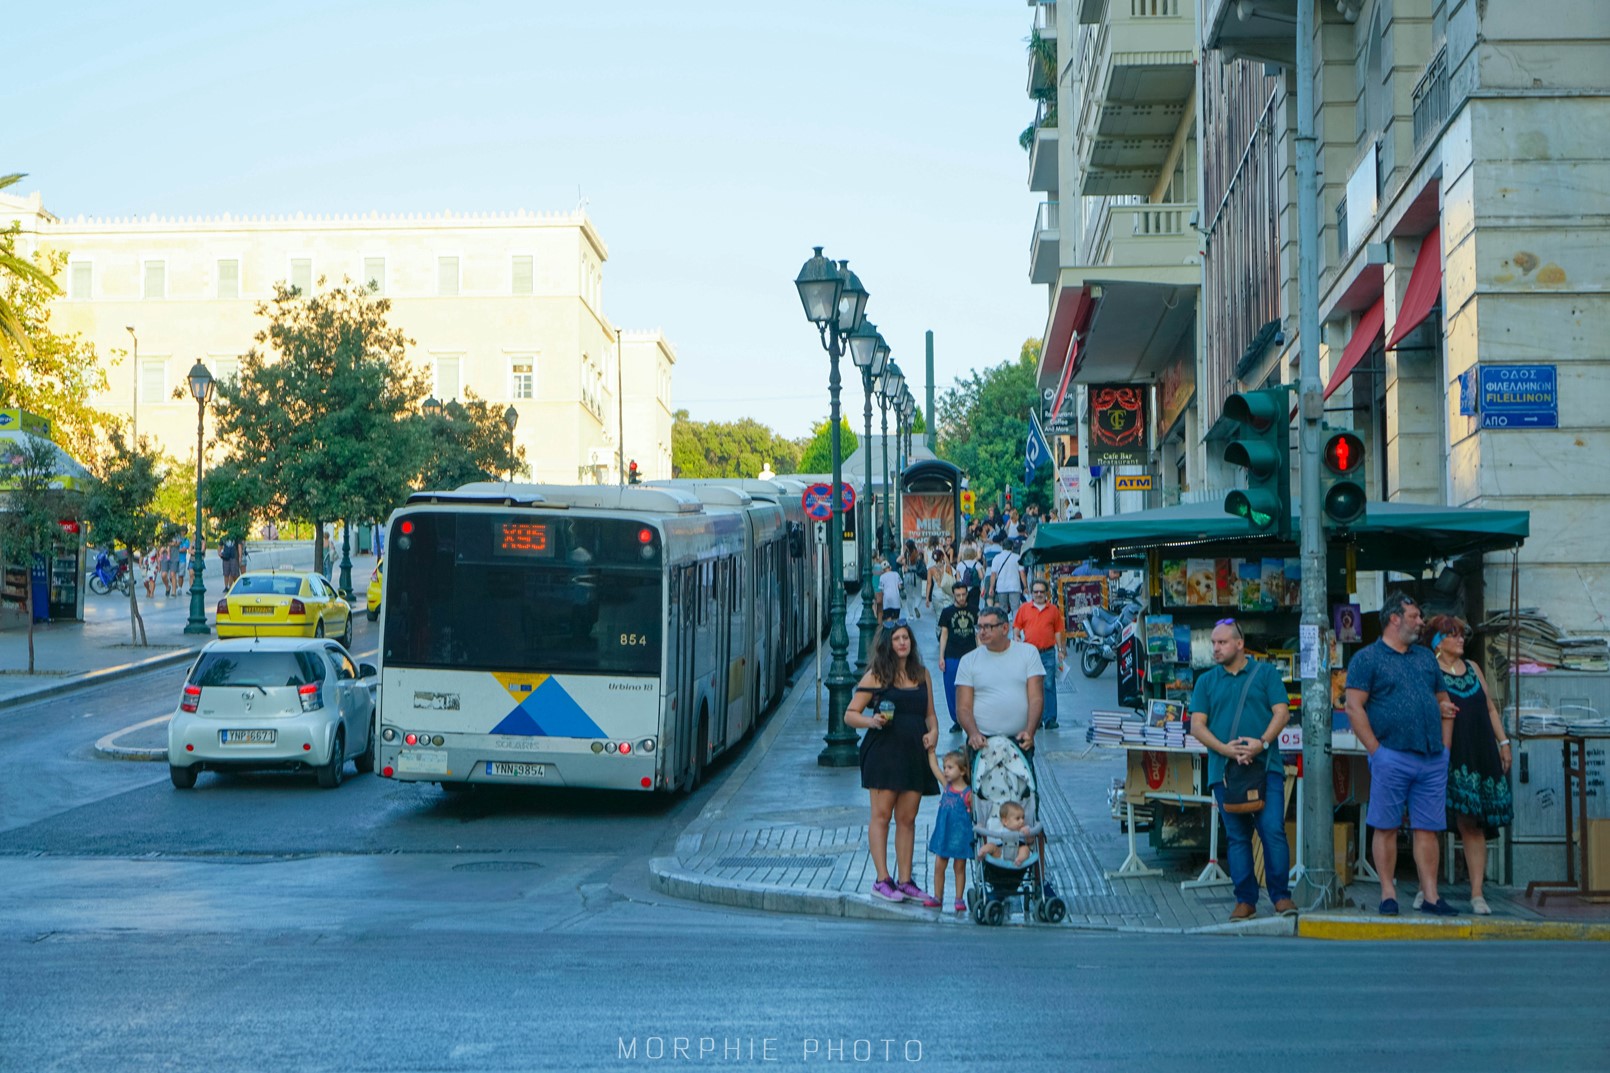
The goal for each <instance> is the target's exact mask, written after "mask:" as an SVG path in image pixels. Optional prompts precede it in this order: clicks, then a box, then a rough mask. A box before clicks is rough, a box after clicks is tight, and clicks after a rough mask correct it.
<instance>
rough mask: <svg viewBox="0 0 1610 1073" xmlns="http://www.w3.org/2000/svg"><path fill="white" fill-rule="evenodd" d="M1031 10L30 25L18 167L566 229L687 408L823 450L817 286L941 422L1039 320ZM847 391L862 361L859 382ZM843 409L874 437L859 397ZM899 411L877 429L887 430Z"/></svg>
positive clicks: (638, 8) (26, 188)
mask: <svg viewBox="0 0 1610 1073" xmlns="http://www.w3.org/2000/svg"><path fill="white" fill-rule="evenodd" d="M1031 16H1032V9H1031V8H1029V7H1028V6H1026V5H1025V4H1024V3H1022V2H1014V0H926V2H921V3H918V2H906V0H900V2H895V0H861V2H859V3H857V2H849V0H814V2H810V3H804V4H756V3H752V2H751V3H737V2H725V0H723V2H699V0H692V2H683V3H677V4H668V3H664V2H657V3H647V2H639V0H613V2H603V3H595V2H581V3H577V2H574V0H571V2H566V3H556V2H552V0H535V2H527V3H473V4H452V5H449V4H426V3H398V2H389V3H383V4H382V3H347V4H339V5H331V4H328V3H317V4H310V3H280V4H273V5H256V4H252V5H233V4H179V3H159V4H153V5H130V4H110V3H89V4H61V5H37V6H35V7H33V8H32V9H30V11H29V13H28V17H27V19H26V20H24V21H23V22H22V23H17V22H16V21H15V20H13V25H12V27H11V30H10V35H11V41H10V47H9V48H8V49H7V57H6V62H7V67H8V68H9V69H8V71H7V74H6V77H5V79H4V85H5V87H6V89H5V93H6V94H7V95H8V97H9V99H6V100H4V105H5V108H4V112H5V114H6V116H7V117H8V121H7V128H8V129H7V131H6V135H7V137H6V143H7V144H6V148H5V152H4V157H5V159H3V160H0V171H24V172H27V173H28V178H27V179H25V180H24V181H23V183H22V184H21V185H20V186H19V187H13V188H12V191H11V192H12V193H27V192H31V191H33V190H40V191H42V192H43V194H44V197H45V204H46V206H47V207H48V208H50V209H51V210H52V211H54V212H55V213H57V214H58V215H61V216H69V217H70V216H75V215H78V214H80V213H83V214H85V215H132V214H146V213H153V212H154V213H159V214H207V213H218V212H225V211H228V212H238V213H253V212H270V213H274V212H296V211H304V212H361V211H369V210H376V211H381V212H387V211H402V212H410V211H411V212H440V211H443V210H448V209H451V210H453V211H466V212H488V211H505V210H513V209H520V208H526V209H531V210H536V211H554V210H568V209H571V208H574V207H575V205H576V203H577V199H578V191H579V193H580V196H581V197H583V198H585V199H586V201H587V211H588V212H589V213H590V214H591V215H592V217H593V219H594V221H595V222H596V224H597V226H598V228H599V230H600V232H601V234H602V235H603V237H604V241H605V242H607V243H608V245H609V248H610V253H611V257H610V261H609V263H608V265H607V266H606V268H605V277H604V279H605V282H604V309H605V313H606V314H607V315H608V316H609V317H610V319H611V320H612V321H614V322H615V323H617V324H620V325H621V326H622V327H625V328H627V329H632V328H652V327H660V328H663V329H664V330H665V331H666V333H667V335H668V336H669V337H670V338H671V340H672V341H673V343H674V344H675V345H676V347H677V351H678V355H679V358H680V361H679V364H678V366H677V369H676V374H675V379H674V393H675V398H676V405H678V406H680V407H686V408H687V409H688V410H690V411H691V412H692V415H693V416H694V417H695V418H699V419H724V420H725V419H735V418H738V417H743V416H752V417H755V418H757V419H759V420H761V421H763V422H765V423H767V424H769V425H771V426H772V427H774V428H776V429H777V430H778V431H779V432H781V433H783V434H785V435H789V436H796V435H803V434H804V433H805V432H806V431H807V430H808V426H809V424H810V423H811V422H812V421H814V420H820V419H821V418H823V417H825V416H826V414H827V405H828V403H827V357H826V355H825V354H824V353H823V352H822V350H821V347H820V345H819V343H818V341H817V338H816V335H815V333H814V330H813V329H812V328H811V326H810V325H809V324H808V323H807V322H806V321H805V319H804V316H803V314H802V312H801V310H800V306H799V301H798V298H797V297H796V295H795V291H794V287H793V283H792V280H793V277H794V274H795V273H796V272H797V271H798V270H799V266H800V264H801V263H802V262H803V261H804V260H805V259H806V258H807V257H809V256H810V252H811V250H810V248H811V246H812V245H818V244H819V245H825V246H826V247H827V252H828V253H829V254H830V255H831V256H834V257H847V258H849V259H850V264H851V266H852V267H853V268H854V269H855V270H856V271H857V272H858V273H859V274H860V276H861V278H862V279H863V281H864V282H865V283H866V286H867V289H868V290H869V291H870V292H871V295H872V299H871V303H870V305H869V306H868V315H869V316H870V317H871V319H872V320H874V321H876V322H877V324H878V325H879V328H880V329H881V330H882V331H883V333H884V336H885V337H886V338H887V339H888V340H889V342H890V345H891V347H892V348H893V351H894V356H895V359H896V360H897V361H899V362H900V364H901V366H902V368H903V369H904V370H905V371H906V374H907V379H908V382H910V383H911V384H912V389H913V391H914V392H917V393H918V400H919V402H920V401H921V400H922V395H921V393H920V389H921V388H922V387H923V386H924V385H925V377H924V375H923V372H922V365H923V357H922V353H923V332H924V330H926V329H932V330H933V331H934V333H935V338H936V342H935V345H936V362H937V364H936V370H937V372H936V377H935V379H936V381H937V383H938V385H939V387H940V388H941V389H943V388H944V387H945V386H947V385H949V384H950V383H951V382H952V381H954V380H955V379H956V377H958V376H960V375H965V374H966V373H967V372H968V371H969V370H971V369H973V368H975V367H981V366H985V365H992V364H995V363H997V362H999V361H1002V360H1004V359H1006V358H1009V357H1012V356H1014V355H1015V354H1016V353H1017V351H1018V348H1019V346H1020V345H1021V344H1022V342H1023V340H1024V339H1025V338H1027V337H1029V336H1031V335H1033V336H1037V335H1038V334H1039V333H1040V331H1041V329H1042V327H1043V324H1044V317H1045V292H1044V289H1043V288H1039V287H1031V286H1030V284H1029V282H1028V245H1029V242H1028V240H1029V233H1030V230H1031V227H1032V223H1033V212H1034V200H1035V195H1031V194H1030V193H1029V192H1028V189H1027V186H1026V182H1025V179H1026V175H1027V157H1026V154H1025V153H1024V152H1023V151H1022V150H1021V149H1020V148H1018V145H1017V136H1018V133H1019V132H1020V131H1021V130H1022V129H1023V128H1024V127H1025V126H1027V125H1028V123H1029V122H1030V120H1031V119H1032V115H1033V112H1032V109H1033V103H1032V102H1031V101H1030V100H1029V99H1028V97H1027V96H1026V95H1025V93H1024V84H1025V79H1026V74H1027V64H1026V58H1025V49H1026V44H1025V39H1026V38H1027V36H1028V33H1029V27H1030V21H1031ZM851 371H852V372H853V369H852V370H851ZM845 403H846V408H847V409H848V410H849V412H850V413H851V414H852V415H853V421H854V423H855V425H856V426H857V427H859V425H860V409H861V399H860V390H859V384H858V383H856V384H855V390H854V392H853V393H849V392H847V393H846V399H845ZM874 421H876V418H874Z"/></svg>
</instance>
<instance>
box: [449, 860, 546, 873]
mask: <svg viewBox="0 0 1610 1073" xmlns="http://www.w3.org/2000/svg"><path fill="white" fill-rule="evenodd" d="M541 867H542V865H540V864H538V863H537V862H536V861H471V862H469V863H468V864H455V865H453V871H455V872H528V871H530V870H531V869H533V868H541Z"/></svg>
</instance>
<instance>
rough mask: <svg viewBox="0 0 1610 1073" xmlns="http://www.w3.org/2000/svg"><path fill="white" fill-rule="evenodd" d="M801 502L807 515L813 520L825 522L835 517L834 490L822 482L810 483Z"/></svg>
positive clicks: (801, 496) (800, 499) (801, 497)
mask: <svg viewBox="0 0 1610 1073" xmlns="http://www.w3.org/2000/svg"><path fill="white" fill-rule="evenodd" d="M799 503H800V506H801V507H803V508H805V517H807V518H809V519H811V520H812V521H815V522H825V521H827V520H828V519H829V518H831V517H833V490H832V489H831V488H829V487H828V486H827V485H825V484H822V483H821V482H818V483H816V484H812V485H808V486H807V487H806V488H805V491H804V492H803V493H802V494H801V495H800V497H799Z"/></svg>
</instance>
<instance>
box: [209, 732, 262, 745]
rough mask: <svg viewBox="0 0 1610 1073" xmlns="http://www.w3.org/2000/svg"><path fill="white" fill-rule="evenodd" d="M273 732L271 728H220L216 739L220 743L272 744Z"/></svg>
mask: <svg viewBox="0 0 1610 1073" xmlns="http://www.w3.org/2000/svg"><path fill="white" fill-rule="evenodd" d="M274 733H275V732H274V731H272V730H220V731H219V732H218V741H219V744H221V745H273V744H274Z"/></svg>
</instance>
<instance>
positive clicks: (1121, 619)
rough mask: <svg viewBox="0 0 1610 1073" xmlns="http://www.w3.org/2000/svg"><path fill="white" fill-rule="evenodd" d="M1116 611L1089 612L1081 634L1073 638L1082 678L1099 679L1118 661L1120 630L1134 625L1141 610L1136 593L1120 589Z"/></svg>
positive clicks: (1098, 610) (1097, 608)
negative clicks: (1111, 664)
mask: <svg viewBox="0 0 1610 1073" xmlns="http://www.w3.org/2000/svg"><path fill="white" fill-rule="evenodd" d="M1116 595H1117V597H1118V604H1119V606H1118V610H1117V611H1116V612H1114V611H1109V610H1107V609H1106V608H1105V607H1096V608H1092V609H1091V611H1090V614H1089V616H1088V617H1086V619H1085V632H1084V634H1083V635H1076V636H1075V637H1074V638H1073V645H1074V648H1076V649H1077V650H1078V652H1079V671H1080V672H1081V673H1082V674H1083V675H1084V676H1085V677H1086V678H1100V677H1101V675H1102V673H1103V672H1104V671H1106V669H1107V665H1108V664H1110V663H1112V662H1113V661H1114V660H1116V659H1117V658H1118V642H1119V641H1120V640H1122V639H1123V635H1124V627H1125V626H1127V625H1129V624H1130V623H1132V622H1134V621H1135V619H1136V617H1137V616H1138V615H1139V614H1140V613H1141V611H1142V610H1143V605H1142V604H1141V602H1140V600H1139V598H1138V596H1137V594H1136V593H1133V592H1126V591H1124V590H1122V589H1120V590H1118V592H1117V594H1116Z"/></svg>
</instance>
